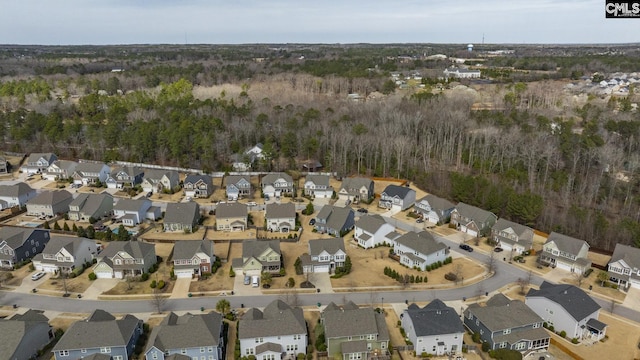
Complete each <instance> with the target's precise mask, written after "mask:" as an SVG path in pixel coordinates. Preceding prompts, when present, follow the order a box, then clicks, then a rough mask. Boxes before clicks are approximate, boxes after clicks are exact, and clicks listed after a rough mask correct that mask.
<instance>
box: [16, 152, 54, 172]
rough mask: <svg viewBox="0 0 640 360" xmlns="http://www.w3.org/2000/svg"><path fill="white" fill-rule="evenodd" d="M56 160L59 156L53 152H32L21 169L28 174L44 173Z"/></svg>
mask: <svg viewBox="0 0 640 360" xmlns="http://www.w3.org/2000/svg"><path fill="white" fill-rule="evenodd" d="M56 160H58V157H57V156H56V155H55V154H52V153H32V154H30V155H29V157H28V158H27V160H26V161H25V163H24V165H23V166H22V168H21V169H22V172H25V173H27V174H39V173H43V172H44V171H45V170H47V168H48V167H49V165H51V164H53V162H54V161H56Z"/></svg>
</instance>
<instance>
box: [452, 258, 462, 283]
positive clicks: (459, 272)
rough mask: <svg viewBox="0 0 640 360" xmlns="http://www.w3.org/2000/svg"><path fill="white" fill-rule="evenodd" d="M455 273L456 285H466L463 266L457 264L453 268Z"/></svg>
mask: <svg viewBox="0 0 640 360" xmlns="http://www.w3.org/2000/svg"><path fill="white" fill-rule="evenodd" d="M453 273H454V274H455V276H456V285H457V284H463V283H464V278H463V277H462V264H459V263H456V264H455V265H454V266H453Z"/></svg>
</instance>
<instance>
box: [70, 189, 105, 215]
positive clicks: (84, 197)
mask: <svg viewBox="0 0 640 360" xmlns="http://www.w3.org/2000/svg"><path fill="white" fill-rule="evenodd" d="M112 211H113V196H111V194H109V193H103V194H87V193H82V194H78V197H77V198H75V199H73V201H71V203H70V204H69V220H73V221H90V220H91V219H95V220H99V219H101V218H102V217H104V216H108V215H111V212H112Z"/></svg>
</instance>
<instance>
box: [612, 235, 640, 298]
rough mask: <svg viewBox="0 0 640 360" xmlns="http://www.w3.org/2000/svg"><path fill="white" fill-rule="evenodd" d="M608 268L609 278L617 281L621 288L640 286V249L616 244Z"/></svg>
mask: <svg viewBox="0 0 640 360" xmlns="http://www.w3.org/2000/svg"><path fill="white" fill-rule="evenodd" d="M607 270H608V272H609V280H610V281H613V282H615V283H617V284H618V286H619V287H620V288H621V289H624V290H628V289H629V287H634V288H640V249H639V248H637V247H634V246H629V245H622V244H616V248H615V249H614V251H613V255H612V256H611V260H609V264H608V265H607Z"/></svg>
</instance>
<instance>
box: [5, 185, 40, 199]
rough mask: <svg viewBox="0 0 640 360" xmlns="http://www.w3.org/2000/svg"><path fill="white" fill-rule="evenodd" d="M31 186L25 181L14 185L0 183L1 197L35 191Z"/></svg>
mask: <svg viewBox="0 0 640 360" xmlns="http://www.w3.org/2000/svg"><path fill="white" fill-rule="evenodd" d="M33 191H35V190H33V189H32V188H31V186H29V185H28V184H25V183H23V182H19V183H16V184H13V185H0V197H16V198H17V197H20V196H22V195H25V194H28V193H30V192H33Z"/></svg>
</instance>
